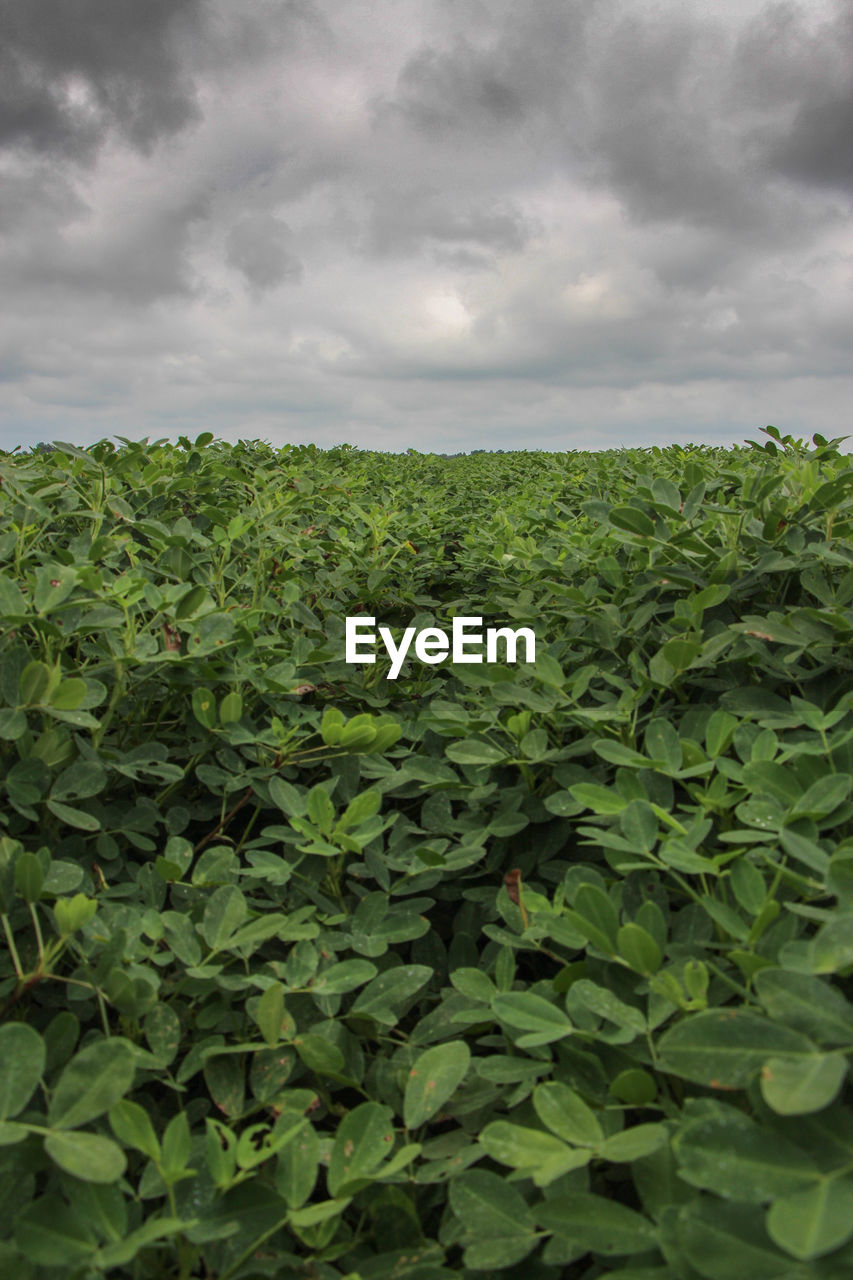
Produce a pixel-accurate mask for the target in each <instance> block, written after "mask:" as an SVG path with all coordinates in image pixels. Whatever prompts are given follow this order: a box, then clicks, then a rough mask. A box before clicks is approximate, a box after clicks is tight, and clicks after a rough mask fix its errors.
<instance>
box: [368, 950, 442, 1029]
mask: <svg viewBox="0 0 853 1280" xmlns="http://www.w3.org/2000/svg"><path fill="white" fill-rule="evenodd" d="M431 977H432V969H430V968H428V967H427V966H426V965H423V964H408V965H400V966H398V967H397V968H394V969H386V970H385V972H384V973H380V974H379V976H378V977H377V978H374V979H373V981H372V982H370V983H368V985H367V986H366V987H365V988H364V990H363V991H361V992H360V993H359V995H358V996H357V997H356V1000H355V1003H354V1004H353V1006H352V1010H351V1012H352V1013H354V1014H355V1013H358V1014H366V1015H368V1016H370V1017H371V1018H375V1019H376V1021H377V1022H383V1023H385V1024H386V1025H387V1026H393V1025H394V1023H395V1022H396V1021H397V1015H396V1010H397V1009H398V1008H399V1006H400V1005H401V1004H404V1003H405V1001H407V1000H408V999H410V997H411V996H413V995H414V994H415V992H416V991H419V990H420V989H421V987H422V986H424V984H425V983H427V982H429V980H430V978H431Z"/></svg>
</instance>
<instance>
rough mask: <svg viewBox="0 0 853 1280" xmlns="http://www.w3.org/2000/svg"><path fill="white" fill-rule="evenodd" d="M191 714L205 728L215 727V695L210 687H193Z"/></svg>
mask: <svg viewBox="0 0 853 1280" xmlns="http://www.w3.org/2000/svg"><path fill="white" fill-rule="evenodd" d="M192 708H193V715H194V716H195V718H196V720H198V722H199V724H200V725H201V726H202V727H203V728H205V729H215V728H216V697H215V696H214V694H212V693H211V691H210V689H199V688H196V689H193V695H192Z"/></svg>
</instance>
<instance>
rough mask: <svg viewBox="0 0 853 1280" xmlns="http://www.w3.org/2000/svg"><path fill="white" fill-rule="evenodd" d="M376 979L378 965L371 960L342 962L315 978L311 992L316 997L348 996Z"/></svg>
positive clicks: (330, 966) (331, 966) (332, 965)
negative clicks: (350, 992)
mask: <svg viewBox="0 0 853 1280" xmlns="http://www.w3.org/2000/svg"><path fill="white" fill-rule="evenodd" d="M375 977H376V965H375V964H371V963H370V961H369V960H355V959H354V960H340V961H339V962H338V963H337V964H331V965H329V967H328V969H324V970H323V972H322V973H319V974H318V975H317V977H316V978H314V980H313V982H312V983H311V990H312V991H313V992H314V994H315V995H324V996H332V995H335V996H338V995H346V993H347V992H349V991H355V990H356V988H357V987H361V986H364V984H365V983H366V982H370V980H371V979H372V978H375Z"/></svg>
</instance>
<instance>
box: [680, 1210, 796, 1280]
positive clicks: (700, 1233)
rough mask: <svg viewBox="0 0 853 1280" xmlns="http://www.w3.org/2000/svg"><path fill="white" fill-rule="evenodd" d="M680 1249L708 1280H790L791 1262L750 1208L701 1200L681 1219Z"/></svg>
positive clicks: (757, 1213) (683, 1212) (756, 1212)
mask: <svg viewBox="0 0 853 1280" xmlns="http://www.w3.org/2000/svg"><path fill="white" fill-rule="evenodd" d="M677 1221H678V1229H677V1238H678V1243H679V1244H680V1245H681V1248H682V1249H683V1251H684V1254H685V1257H686V1259H687V1261H688V1262H689V1263H690V1264H691V1266H693V1267H695V1268H696V1270H697V1271H698V1272H699V1274H700V1275H701V1276H704V1277H705V1278H706V1280H786V1278H787V1277H789V1276H790V1275H791V1265H790V1257H789V1256H787V1255H786V1254H784V1253H780V1252H779V1250H778V1249H776V1248H774V1247H773V1244H772V1242H771V1240H770V1239H769V1237H768V1235H767V1233H766V1230H765V1228H764V1225H763V1223H762V1221H761V1214H760V1212H758V1211H757V1210H756V1209H754V1208H753V1207H752V1206H750V1205H743V1204H730V1203H726V1202H725V1201H723V1200H714V1199H711V1198H710V1197H708V1196H700V1197H697V1199H695V1200H692V1201H691V1202H690V1203H689V1204H687V1205H685V1206H684V1207H683V1208H682V1209H681V1210H680V1211H679V1214H678V1220H677Z"/></svg>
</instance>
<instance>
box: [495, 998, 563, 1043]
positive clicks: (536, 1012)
mask: <svg viewBox="0 0 853 1280" xmlns="http://www.w3.org/2000/svg"><path fill="white" fill-rule="evenodd" d="M492 1011H493V1013H494V1014H495V1016H496V1017H498V1018H499V1019H500V1020H501V1022H505V1023H506V1024H507V1026H510V1027H517V1028H518V1029H519V1030H520V1031H533V1032H542V1033H543V1034H546V1035H547V1036H548V1037H549V1039H554V1040H560V1039H562V1037H563V1036H567V1035H570V1034H571V1031H572V1024H571V1022H570V1021H569V1019H568V1017H567V1016H566V1014H565V1013H563V1010H562V1009H560V1008H558V1006H557V1005H555V1004H551V1003H550V1001H548V1000H545V999H543V997H542V996H537V995H534V994H533V992H531V991H506V992H501V993H500V994H498V995H496V996H493V997H492Z"/></svg>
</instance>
